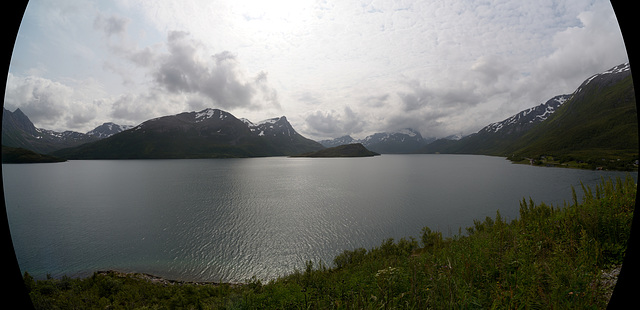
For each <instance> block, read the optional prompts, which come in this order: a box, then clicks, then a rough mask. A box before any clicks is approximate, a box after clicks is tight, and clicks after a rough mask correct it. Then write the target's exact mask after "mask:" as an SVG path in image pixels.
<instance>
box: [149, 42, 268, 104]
mask: <svg viewBox="0 0 640 310" xmlns="http://www.w3.org/2000/svg"><path fill="white" fill-rule="evenodd" d="M167 49H168V53H167V54H164V55H159V56H158V57H157V60H158V63H157V65H156V66H155V67H154V68H153V69H152V73H151V74H152V76H153V80H154V82H155V83H156V84H157V85H158V86H159V87H161V88H163V89H166V90H167V91H169V92H170V93H186V94H199V95H202V96H204V97H206V98H208V99H210V101H211V103H212V104H214V105H215V106H216V107H219V108H226V109H230V108H249V109H259V108H263V107H265V106H279V102H278V96H277V93H276V91H275V90H273V89H272V88H270V87H269V86H268V81H267V74H266V73H265V72H260V73H258V74H257V76H255V77H249V76H248V75H247V74H246V73H245V72H244V71H243V70H242V68H241V66H240V64H239V62H238V61H237V58H236V56H235V55H234V54H232V53H231V52H229V51H223V52H220V53H217V54H214V55H213V56H211V57H209V58H205V57H202V56H201V55H200V54H201V52H200V49H203V45H202V44H201V43H200V42H198V41H196V40H193V39H191V38H190V37H189V34H188V33H187V32H182V31H172V32H170V33H169V34H168V37H167Z"/></svg>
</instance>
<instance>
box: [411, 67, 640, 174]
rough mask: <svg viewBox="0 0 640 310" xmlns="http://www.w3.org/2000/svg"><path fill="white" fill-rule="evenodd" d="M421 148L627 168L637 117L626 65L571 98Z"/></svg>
mask: <svg viewBox="0 0 640 310" xmlns="http://www.w3.org/2000/svg"><path fill="white" fill-rule="evenodd" d="M554 101H555V102H556V103H560V104H559V105H558V104H556V103H554ZM562 102H563V103H562ZM420 152H421V153H449V154H451V153H465V154H483V155H497V156H508V157H509V158H510V159H512V160H515V161H518V160H521V159H523V158H532V159H537V158H540V157H541V156H544V155H547V156H548V155H553V156H554V157H557V158H560V160H562V161H571V160H575V161H581V162H590V163H592V165H591V166H594V165H595V162H596V160H597V161H598V162H599V163H600V164H599V165H597V166H600V165H602V163H601V162H602V160H603V159H604V160H605V161H606V162H611V161H618V159H620V161H622V162H623V163H621V164H620V165H617V166H616V167H618V166H620V167H619V168H621V169H627V168H629V167H630V166H632V162H633V161H634V160H635V159H637V158H638V121H637V111H636V102H635V92H634V87H633V79H632V76H631V70H630V67H629V64H628V63H626V64H621V65H619V66H616V67H614V68H611V69H609V70H607V71H605V72H602V73H599V74H596V75H593V76H591V77H590V78H588V79H586V80H585V81H584V82H583V83H582V84H581V85H580V87H578V88H577V89H576V91H574V92H573V93H572V94H571V95H569V96H567V95H563V96H557V97H554V98H552V99H551V100H549V101H547V102H546V103H545V104H542V105H540V106H538V107H535V108H532V109H528V110H525V111H522V112H520V113H518V114H516V115H514V116H512V117H510V118H508V119H506V120H504V121H501V122H497V123H493V124H490V125H488V126H486V127H485V128H483V129H482V130H480V131H479V132H477V133H475V134H472V135H469V136H467V137H465V138H463V139H460V140H458V141H451V140H442V139H440V140H437V141H435V142H433V143H430V144H428V145H427V146H425V147H424V148H422V149H421V150H420ZM604 166H609V167H611V168H615V167H613V166H612V164H609V165H604ZM614 166H615V165H614ZM622 166H624V167H622Z"/></svg>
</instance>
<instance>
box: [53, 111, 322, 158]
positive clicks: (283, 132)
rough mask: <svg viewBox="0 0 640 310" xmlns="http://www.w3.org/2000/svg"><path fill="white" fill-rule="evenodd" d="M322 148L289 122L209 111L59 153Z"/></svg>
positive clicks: (228, 153)
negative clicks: (244, 117)
mask: <svg viewBox="0 0 640 310" xmlns="http://www.w3.org/2000/svg"><path fill="white" fill-rule="evenodd" d="M319 149H322V145H320V144H319V143H317V142H315V141H312V140H309V139H307V138H305V137H303V136H301V135H300V134H298V133H297V132H296V131H295V130H294V129H293V127H292V126H291V124H289V122H288V121H287V119H286V117H284V116H282V117H277V118H272V119H268V120H265V121H262V122H259V123H253V122H251V121H249V120H247V119H238V118H236V117H235V116H234V115H232V114H231V113H229V112H226V111H222V110H219V109H205V110H202V111H198V112H184V113H180V114H176V115H168V116H163V117H158V118H154V119H151V120H148V121H146V122H143V123H142V124H140V125H138V126H135V127H133V128H131V129H130V130H125V131H122V132H120V133H118V134H115V135H113V136H111V137H109V138H108V139H103V140H100V141H97V142H94V143H90V144H86V145H82V146H80V147H77V148H72V149H66V150H61V151H59V152H56V153H55V154H56V155H58V156H60V157H64V158H74V159H75V158H82V159H98V158H105V159H106V158H211V157H255V156H278V155H295V154H300V153H304V152H310V151H315V150H319Z"/></svg>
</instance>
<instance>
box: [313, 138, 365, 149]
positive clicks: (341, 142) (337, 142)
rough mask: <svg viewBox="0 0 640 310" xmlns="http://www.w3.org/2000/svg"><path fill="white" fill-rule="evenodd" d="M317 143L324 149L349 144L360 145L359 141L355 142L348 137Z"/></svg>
mask: <svg viewBox="0 0 640 310" xmlns="http://www.w3.org/2000/svg"><path fill="white" fill-rule="evenodd" d="M318 142H320V144H322V146H324V147H334V146H339V145H345V144H351V143H360V141H357V140H355V139H353V138H352V137H351V136H349V135H347V136H342V137H339V138H335V139H329V140H320V141H318Z"/></svg>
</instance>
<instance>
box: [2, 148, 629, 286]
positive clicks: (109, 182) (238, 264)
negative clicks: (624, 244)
mask: <svg viewBox="0 0 640 310" xmlns="http://www.w3.org/2000/svg"><path fill="white" fill-rule="evenodd" d="M2 169H3V181H4V190H5V192H4V194H5V202H6V209H7V216H8V219H9V227H10V231H11V236H12V240H13V244H14V247H15V252H16V256H17V258H18V263H19V265H20V269H21V271H22V272H24V271H28V272H29V273H30V274H31V275H33V276H34V277H36V278H44V277H45V276H46V275H47V274H50V275H51V276H53V277H61V276H63V275H67V276H71V277H75V276H87V275H90V274H91V273H92V272H94V271H97V270H107V269H115V270H120V271H126V272H144V273H150V274H154V275H158V276H163V277H166V278H169V279H174V280H186V281H231V282H236V281H245V280H248V279H250V278H251V277H252V276H256V277H257V278H258V279H271V278H275V277H277V276H281V275H284V274H287V273H290V272H292V271H293V270H294V268H298V269H304V264H305V262H306V261H308V260H311V261H314V262H316V263H317V262H319V261H322V262H324V263H325V264H326V265H329V266H330V265H331V264H332V260H333V258H334V257H335V256H336V255H337V254H339V253H341V252H342V251H343V250H346V249H354V248H358V247H364V248H367V249H369V248H371V247H374V246H378V245H380V243H381V242H382V241H383V240H385V239H387V238H395V239H396V240H398V239H399V238H402V237H409V236H413V237H416V238H419V236H420V229H421V228H422V227H424V226H429V227H430V228H431V229H435V230H440V231H442V232H443V233H444V235H445V236H446V235H450V234H457V233H458V228H459V227H462V231H463V232H464V231H465V230H464V228H465V227H467V226H471V225H473V220H474V219H484V218H485V217H486V216H491V217H495V214H496V210H498V209H499V210H500V213H501V215H502V216H503V217H504V218H506V219H508V220H511V219H514V218H516V217H517V215H518V210H519V202H520V201H521V200H522V199H523V198H526V199H527V200H528V199H529V197H531V198H532V199H533V200H534V201H536V202H541V201H544V202H545V203H553V204H555V205H562V203H563V202H564V201H567V202H570V201H571V186H574V187H575V188H576V192H577V193H578V194H581V193H582V190H581V187H580V181H582V182H583V183H584V184H585V185H590V186H592V187H593V186H594V185H595V184H596V183H598V182H599V181H600V179H601V178H602V177H604V178H609V177H613V178H615V177H617V176H619V177H624V176H625V174H626V173H623V172H607V171H586V170H573V169H561V168H543V167H532V166H526V165H514V164H511V163H510V162H508V161H507V160H505V159H504V158H499V157H487V156H471V155H382V156H378V157H372V158H286V157H270V158H251V159H198V160H195V159H192V160H111V161H108V160H107V161H100V160H93V161H69V162H65V163H56V164H30V165H9V164H3V166H2ZM631 175H632V176H633V177H634V178H635V179H636V180H637V173H633V174H631Z"/></svg>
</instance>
